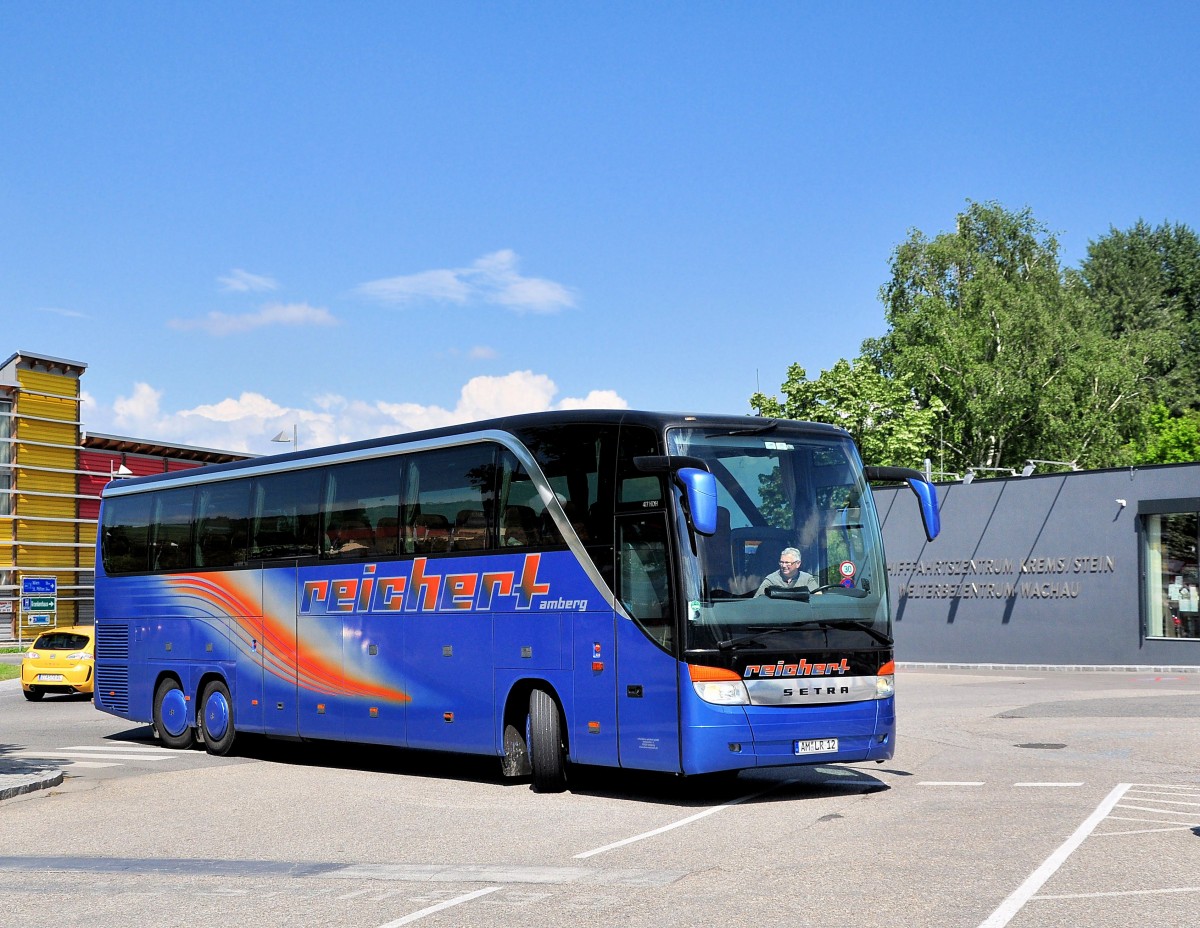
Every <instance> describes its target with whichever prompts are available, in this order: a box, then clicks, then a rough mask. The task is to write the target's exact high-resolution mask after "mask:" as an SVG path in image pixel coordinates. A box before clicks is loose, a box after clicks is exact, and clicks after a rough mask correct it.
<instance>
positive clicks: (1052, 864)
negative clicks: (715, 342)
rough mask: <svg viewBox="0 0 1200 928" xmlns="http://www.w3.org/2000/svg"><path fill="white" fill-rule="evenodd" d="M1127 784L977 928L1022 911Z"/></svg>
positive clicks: (994, 926) (997, 924) (995, 926)
mask: <svg viewBox="0 0 1200 928" xmlns="http://www.w3.org/2000/svg"><path fill="white" fill-rule="evenodd" d="M1132 785H1133V784H1131V783H1120V784H1118V785H1117V787H1116V789H1114V790H1113V791H1112V792H1111V793H1109V794H1108V795H1107V796H1105V797H1104V801H1103V802H1101V803H1100V805H1099V806H1097V807H1096V811H1095V812H1093V813H1092V814H1091V815H1090V816H1088V819H1087V821H1085V822H1084V823H1083V824H1082V825H1080V826H1079V827H1078V828H1076V829H1075V833H1074V834H1072V835H1071V837H1069V838H1067V840H1066V841H1064V842H1063V843H1062V845H1061V846H1060V847H1059V848H1058V850H1056V851H1055V852H1054V853H1053V854H1051V855H1050V856H1049V857H1047V858H1046V861H1045V863H1043V864H1042V865H1041V866H1040V867H1038V868H1037V869H1036V870H1035V871H1033V873H1032V874H1030V875H1029V877H1028V879H1026V880H1025V882H1024V883H1022V884H1021V885H1020V886H1018V887H1017V888H1016V890H1014V891H1013V893H1012V894H1011V895H1009V897H1008V898H1007V899H1005V900H1004V901H1003V902H1002V903H1000V907H999V908H998V909H996V911H995V912H993V913H992V914H991V915H989V916H988V917H987V919H986V920H985V921H984V922H983V923H982V924H981V925H980V926H979V928H1001V926H1003V925H1007V924H1008V923H1009V922H1010V921H1012V919H1013V916H1015V915H1016V914H1017V913H1018V912H1020V911H1021V909H1022V908H1024V906H1025V903H1026V902H1028V901H1029V900H1030V899H1032V898H1033V896H1034V895H1035V894H1036V893H1037V891H1038V890H1039V889H1041V888H1042V886H1043V884H1045V882H1046V881H1047V880H1048V879H1050V877H1052V876H1053V875H1054V874H1055V872H1056V871H1057V870H1058V868H1059V867H1061V866H1062V865H1063V864H1064V863H1065V862H1066V860H1067V858H1068V857H1070V856H1071V855H1072V854H1073V853H1074V852H1075V850H1076V849H1077V848H1078V847H1079V845H1081V844H1082V843H1083V842H1084V840H1085V839H1086V838H1087V836H1088V835H1090V834H1091V833H1092V832H1093V831H1094V830H1095V829H1096V826H1097V825H1099V824H1100V823H1101V822H1102V821H1104V819H1105V818H1106V817H1107V816H1108V813H1110V812H1111V811H1112V810H1113V808H1114V807H1115V806H1116V804H1117V803H1118V802H1120V801H1121V797H1122V796H1124V795H1125V793H1126V792H1127V791H1128V790H1129V789H1130V788H1131V787H1132Z"/></svg>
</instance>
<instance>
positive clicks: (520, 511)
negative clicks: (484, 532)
mask: <svg viewBox="0 0 1200 928" xmlns="http://www.w3.org/2000/svg"><path fill="white" fill-rule="evenodd" d="M561 544H563V537H562V533H561V532H560V531H559V530H558V526H557V525H555V523H554V520H553V519H552V518H551V517H550V514H549V512H547V510H546V503H545V501H544V500H543V499H542V497H541V494H540V493H538V490H537V487H536V486H534V483H533V480H531V479H530V477H529V474H528V472H526V470H525V468H524V467H522V466H521V463H520V462H519V461H518V460H517V459H516V457H515V456H514V455H513V454H512V452H510V451H507V450H505V451H502V452H501V454H500V546H501V547H502V548H526V547H534V546H536V545H561Z"/></svg>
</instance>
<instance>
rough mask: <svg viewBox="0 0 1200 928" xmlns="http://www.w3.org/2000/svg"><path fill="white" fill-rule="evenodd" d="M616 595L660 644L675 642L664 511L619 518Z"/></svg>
mask: <svg viewBox="0 0 1200 928" xmlns="http://www.w3.org/2000/svg"><path fill="white" fill-rule="evenodd" d="M617 565H618V569H617V596H618V598H619V599H620V601H621V604H622V605H623V606H624V607H625V611H626V612H628V613H629V614H630V615H631V616H632V617H633V619H634V621H635V622H637V624H638V625H639V626H640V627H641V628H642V630H643V631H644V632H645V633H646V634H647V635H649V636H650V637H651V638H652V639H654V641H656V642H657V643H658V644H659V645H660V646H662V647H663V648H665V649H666V650H668V651H670V650H671V647H672V644H673V642H674V628H675V621H674V614H675V610H674V608H673V607H672V600H671V568H670V558H669V555H668V549H667V527H666V521H665V515H663V514H659V513H654V514H651V515H646V516H634V517H621V518H618V519H617Z"/></svg>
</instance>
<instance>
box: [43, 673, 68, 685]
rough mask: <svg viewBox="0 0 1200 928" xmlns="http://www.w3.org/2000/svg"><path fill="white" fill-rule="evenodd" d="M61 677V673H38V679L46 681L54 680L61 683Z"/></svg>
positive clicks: (52, 681) (53, 681) (51, 681)
mask: <svg viewBox="0 0 1200 928" xmlns="http://www.w3.org/2000/svg"><path fill="white" fill-rule="evenodd" d="M62 678H63V675H62V674H61V673H39V674H38V679H39V680H43V681H45V682H46V683H55V682H58V683H61V682H62Z"/></svg>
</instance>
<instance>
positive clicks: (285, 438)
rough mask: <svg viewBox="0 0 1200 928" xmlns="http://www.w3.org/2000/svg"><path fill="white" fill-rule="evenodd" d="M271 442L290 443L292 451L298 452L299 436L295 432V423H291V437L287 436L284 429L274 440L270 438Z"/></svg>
mask: <svg viewBox="0 0 1200 928" xmlns="http://www.w3.org/2000/svg"><path fill="white" fill-rule="evenodd" d="M271 441H281V442H289V441H290V442H291V443H292V450H294V451H299V450H300V436H299V434H298V433H297V431H296V423H295V422H293V423H292V434H291V435H289V434H288V433H287V429H284V430H283V431H282V432H280V433H279V434H278V435H276V436H275V437H274V438H272V439H271Z"/></svg>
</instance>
